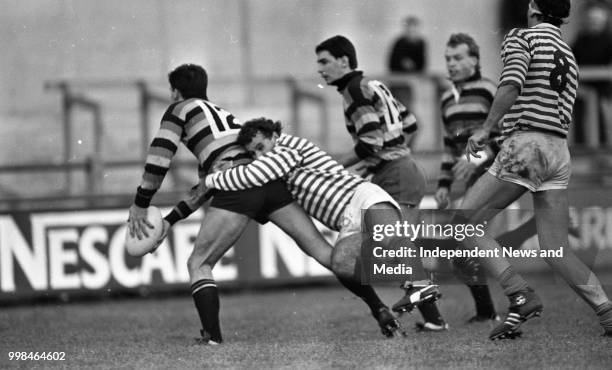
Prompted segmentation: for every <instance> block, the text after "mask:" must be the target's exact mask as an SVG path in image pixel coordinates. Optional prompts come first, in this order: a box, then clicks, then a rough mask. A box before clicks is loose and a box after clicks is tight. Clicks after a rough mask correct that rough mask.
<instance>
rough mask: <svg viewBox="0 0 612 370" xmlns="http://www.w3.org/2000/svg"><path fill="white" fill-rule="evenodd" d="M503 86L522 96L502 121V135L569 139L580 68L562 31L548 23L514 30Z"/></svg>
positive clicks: (505, 48) (505, 54)
mask: <svg viewBox="0 0 612 370" xmlns="http://www.w3.org/2000/svg"><path fill="white" fill-rule="evenodd" d="M501 57H502V60H503V63H504V69H503V71H502V75H501V81H500V86H503V85H507V84H512V85H515V86H517V87H518V88H519V91H520V94H519V97H518V99H517V100H516V102H515V103H514V105H513V106H512V107H511V108H510V110H509V112H508V113H507V114H506V116H505V117H504V119H503V124H502V135H503V136H504V137H507V136H508V135H510V134H511V133H512V132H513V131H516V130H537V131H545V132H549V133H554V134H556V135H558V136H562V137H566V136H567V131H568V127H569V124H570V122H571V120H572V110H573V106H574V100H575V99H576V91H577V88H578V67H577V65H576V60H575V58H574V55H573V54H572V51H571V49H570V47H569V46H568V45H567V44H566V43H565V42H564V41H563V40H562V38H561V30H560V29H559V28H558V27H555V26H553V25H552V24H548V23H541V24H538V25H536V26H534V27H531V28H520V29H518V28H515V29H513V30H511V31H510V32H509V33H508V34H507V35H506V37H505V39H504V42H503V44H502V52H501Z"/></svg>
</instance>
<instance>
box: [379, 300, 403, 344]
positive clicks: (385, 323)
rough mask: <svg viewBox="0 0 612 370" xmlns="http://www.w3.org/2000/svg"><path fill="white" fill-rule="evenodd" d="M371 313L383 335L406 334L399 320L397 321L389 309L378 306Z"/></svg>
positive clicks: (389, 336) (388, 336)
mask: <svg viewBox="0 0 612 370" xmlns="http://www.w3.org/2000/svg"><path fill="white" fill-rule="evenodd" d="M372 315H373V316H374V318H375V319H376V321H378V326H380V330H381V332H382V334H383V335H384V336H385V337H387V338H391V337H399V336H406V333H405V332H404V330H403V329H402V326H401V325H400V323H399V321H397V318H396V317H395V315H393V314H392V313H391V311H389V308H387V307H385V306H383V307H381V308H379V309H378V311H377V312H372Z"/></svg>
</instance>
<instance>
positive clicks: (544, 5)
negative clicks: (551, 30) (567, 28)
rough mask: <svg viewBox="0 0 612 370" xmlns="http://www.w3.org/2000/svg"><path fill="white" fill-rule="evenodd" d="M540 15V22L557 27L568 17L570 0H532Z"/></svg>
mask: <svg viewBox="0 0 612 370" xmlns="http://www.w3.org/2000/svg"><path fill="white" fill-rule="evenodd" d="M533 1H534V2H535V3H536V5H537V6H538V9H539V10H540V12H541V13H542V17H541V18H542V21H544V22H547V23H550V24H553V25H555V26H557V27H559V26H560V25H562V24H563V19H564V18H567V17H569V15H570V8H571V5H570V0H533Z"/></svg>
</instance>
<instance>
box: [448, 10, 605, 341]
mask: <svg viewBox="0 0 612 370" xmlns="http://www.w3.org/2000/svg"><path fill="white" fill-rule="evenodd" d="M569 14H570V0H532V1H531V2H530V3H529V9H528V11H527V14H526V16H527V21H528V26H529V27H528V28H522V29H513V30H511V31H510V32H509V33H508V34H507V35H506V37H505V38H504V42H503V44H502V52H501V57H502V61H503V64H504V67H503V70H502V74H501V79H500V80H501V81H500V84H499V87H498V90H497V93H496V95H495V99H494V100H493V103H492V106H491V110H490V112H489V114H488V116H487V119H486V120H485V122H484V124H483V126H482V127H481V128H479V129H477V130H476V131H475V132H474V133H473V134H472V135H471V137H470V138H469V140H468V144H467V155H468V156H474V157H475V158H478V157H480V155H479V154H477V153H478V152H479V151H481V150H483V149H484V147H485V145H486V143H487V142H488V140H489V138H490V135H491V132H492V130H493V128H494V127H496V125H497V124H498V122H499V121H500V120H501V119H502V118H503V121H502V137H503V139H504V140H503V144H502V146H501V150H500V152H499V153H498V154H497V156H496V157H495V161H494V163H493V164H492V165H491V167H490V168H489V169H488V171H487V172H486V173H485V174H484V175H482V176H481V177H480V178H479V179H478V180H477V181H476V183H475V184H474V185H473V186H472V187H471V188H470V189H469V190H468V191H467V193H466V195H465V197H464V200H463V202H462V204H461V209H463V210H464V212H463V214H462V215H461V218H462V219H463V220H464V219H465V218H467V219H469V221H470V222H474V223H478V222H482V221H484V220H486V219H489V218H491V217H492V216H493V215H494V214H496V213H497V212H498V211H499V210H501V209H504V208H505V207H506V206H508V205H509V204H510V203H511V202H513V201H515V200H516V199H518V198H519V197H521V196H522V195H523V194H524V193H525V192H526V191H530V192H531V193H532V197H533V204H534V209H535V217H536V225H537V231H538V239H539V243H540V249H542V250H552V249H557V248H563V252H564V253H563V257H561V258H546V259H545V260H546V262H547V263H548V264H549V265H550V266H551V268H552V269H553V270H554V271H556V272H557V273H559V274H560V275H561V276H562V277H563V278H564V279H565V281H566V282H567V283H568V284H569V285H570V287H571V288H572V289H574V291H576V293H577V294H578V295H579V296H580V297H581V298H583V299H584V300H585V301H586V302H587V303H588V304H589V306H590V307H591V308H592V309H593V310H594V311H595V313H596V314H597V315H598V317H599V320H600V323H601V325H602V327H603V329H604V335H607V336H611V335H612V303H610V301H609V299H608V297H607V296H606V294H605V292H604V291H603V289H602V286H601V283H600V282H599V280H598V278H597V277H596V276H595V274H594V273H593V272H592V271H591V270H590V269H589V268H588V267H587V266H586V265H585V264H584V263H583V262H582V261H580V260H579V259H578V258H577V257H576V256H575V254H574V253H573V252H572V251H571V250H570V248H569V247H568V243H569V242H568V232H567V229H568V220H569V212H568V199H567V186H568V183H569V178H570V172H571V168H570V166H571V165H570V155H569V150H568V144H567V132H568V127H569V124H570V122H571V120H572V109H573V105H574V101H575V98H576V91H577V88H578V68H577V65H576V61H575V58H574V55H573V54H572V51H571V50H570V48H569V47H568V45H567V44H566V43H565V42H564V41H563V40H562V38H561V30H560V28H559V27H560V26H561V25H562V24H563V21H564V19H565V18H567V17H568V16H569ZM460 222H462V220H460ZM466 244H467V246H468V247H478V248H480V249H495V248H498V247H499V245H498V244H497V243H496V241H495V240H494V239H493V238H492V237H491V236H490V235H485V237H482V238H478V239H470V240H468V242H467V243H466ZM482 262H483V263H484V264H485V267H487V268H488V269H489V271H490V272H491V274H492V275H493V276H494V277H496V278H497V279H498V280H499V282H500V284H501V286H502V288H503V290H504V293H505V294H506V295H507V296H508V298H509V300H510V308H509V313H508V315H507V316H506V318H505V320H504V321H503V322H502V323H501V324H500V325H498V326H497V327H495V328H494V329H493V331H492V332H491V333H490V336H489V337H490V339H504V338H512V337H514V336H515V334H516V333H517V329H518V328H519V326H520V325H521V324H522V323H523V322H525V321H526V320H528V319H530V318H531V317H534V316H537V315H539V314H540V313H541V312H542V307H543V306H542V303H541V301H540V298H539V297H538V296H537V295H536V294H535V292H534V291H533V289H531V288H530V287H529V286H528V284H527V282H526V281H525V280H524V279H523V278H522V277H521V276H520V275H519V274H517V273H516V272H515V271H514V270H513V269H512V267H511V265H510V264H509V263H508V261H507V260H505V259H503V258H483V259H482Z"/></svg>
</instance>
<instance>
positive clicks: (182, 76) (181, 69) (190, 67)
mask: <svg viewBox="0 0 612 370" xmlns="http://www.w3.org/2000/svg"><path fill="white" fill-rule="evenodd" d="M168 81H169V82H170V86H171V87H172V88H173V89H176V90H178V91H179V92H180V93H181V95H182V96H183V99H190V98H199V99H204V100H208V97H207V96H206V89H207V88H208V75H207V74H206V70H204V68H202V67H201V66H199V65H196V64H183V65H180V66H178V67H176V68H175V69H174V70H173V71H172V72H170V73H168Z"/></svg>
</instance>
